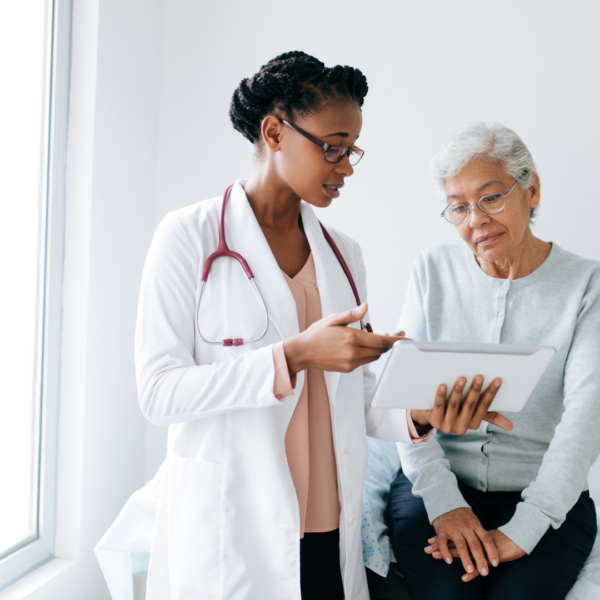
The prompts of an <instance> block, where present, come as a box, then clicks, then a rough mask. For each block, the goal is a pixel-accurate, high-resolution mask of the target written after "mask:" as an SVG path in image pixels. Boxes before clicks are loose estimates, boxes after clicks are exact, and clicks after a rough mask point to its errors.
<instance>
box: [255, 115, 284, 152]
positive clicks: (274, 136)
mask: <svg viewBox="0 0 600 600" xmlns="http://www.w3.org/2000/svg"><path fill="white" fill-rule="evenodd" d="M283 127H284V125H283V123H282V122H281V121H280V120H279V119H278V118H277V117H276V116H275V115H267V116H266V117H265V118H264V119H263V120H262V123H261V125H260V133H261V136H262V140H263V142H264V144H265V146H266V147H267V148H268V149H269V150H270V151H271V152H279V150H281V137H282V131H283Z"/></svg>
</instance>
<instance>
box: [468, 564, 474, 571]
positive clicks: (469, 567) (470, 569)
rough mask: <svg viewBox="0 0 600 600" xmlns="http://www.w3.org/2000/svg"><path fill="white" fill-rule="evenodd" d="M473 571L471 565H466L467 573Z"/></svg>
mask: <svg viewBox="0 0 600 600" xmlns="http://www.w3.org/2000/svg"><path fill="white" fill-rule="evenodd" d="M472 572H473V565H467V573H472Z"/></svg>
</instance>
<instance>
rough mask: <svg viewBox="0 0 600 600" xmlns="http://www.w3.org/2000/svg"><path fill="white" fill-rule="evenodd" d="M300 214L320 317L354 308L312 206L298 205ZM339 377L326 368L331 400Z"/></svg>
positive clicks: (344, 275) (353, 302)
mask: <svg viewBox="0 0 600 600" xmlns="http://www.w3.org/2000/svg"><path fill="white" fill-rule="evenodd" d="M300 214H301V215H302V223H303V225H304V231H305V233H306V237H307V238H308V243H309V244H310V249H311V251H312V255H313V259H314V261H315V270H316V272H317V285H318V287H319V295H320V297H321V313H322V315H323V317H327V316H328V315H330V314H332V313H336V312H344V311H347V310H350V309H352V308H354V307H355V306H356V302H355V300H354V295H353V294H352V288H351V287H350V284H349V283H348V279H347V278H346V274H345V273H344V271H343V269H342V267H341V265H340V263H339V261H338V259H337V258H336V256H335V254H334V253H333V250H332V249H331V246H330V245H329V244H328V243H327V240H326V239H325V236H324V235H323V231H322V230H321V225H320V223H319V220H318V219H317V215H316V214H315V212H314V210H313V209H312V207H311V206H310V205H309V204H307V203H305V202H303V203H302V205H301V207H300ZM346 262H348V260H346ZM339 379H340V373H337V372H333V371H325V383H326V385H327V393H328V394H329V398H330V401H331V402H333V401H334V399H335V394H336V391H337V386H338V383H339Z"/></svg>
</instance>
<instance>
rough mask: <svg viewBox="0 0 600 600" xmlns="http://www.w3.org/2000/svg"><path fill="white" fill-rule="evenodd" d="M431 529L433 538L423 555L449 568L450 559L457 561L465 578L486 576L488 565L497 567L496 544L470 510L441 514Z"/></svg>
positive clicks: (457, 510) (459, 509) (458, 509)
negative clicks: (433, 532) (428, 555)
mask: <svg viewBox="0 0 600 600" xmlns="http://www.w3.org/2000/svg"><path fill="white" fill-rule="evenodd" d="M432 525H433V528H434V529H435V532H436V533H437V536H436V537H435V538H432V540H428V541H429V542H430V543H431V544H432V545H431V546H428V547H427V548H425V552H427V553H428V554H433V557H434V558H438V559H439V558H443V559H444V560H445V561H446V562H447V563H448V564H452V558H453V557H455V558H460V560H461V561H462V564H463V567H464V569H465V571H466V572H467V573H466V574H467V575H476V574H477V573H478V572H479V573H481V575H483V576H485V575H487V574H488V573H489V564H492V565H494V566H498V563H499V559H498V550H497V549H496V544H495V542H494V540H493V538H492V536H491V535H490V533H489V532H488V531H486V530H485V529H484V528H483V526H482V525H481V522H480V521H479V519H478V518H477V517H476V516H475V513H474V512H473V511H472V510H471V509H470V508H456V509H454V510H451V511H449V512H447V513H444V514H443V515H440V516H439V517H438V518H437V519H434V520H433V523H432ZM484 550H485V552H484ZM472 559H475V563H476V565H477V569H474V567H473V560H472ZM463 580H464V577H463Z"/></svg>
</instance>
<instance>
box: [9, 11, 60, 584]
mask: <svg viewBox="0 0 600 600" xmlns="http://www.w3.org/2000/svg"><path fill="white" fill-rule="evenodd" d="M47 19H48V21H47V22H48V30H47V31H48V32H49V34H48V37H49V39H48V42H47V48H48V55H47V59H46V60H47V63H46V73H47V77H46V91H45V96H46V99H47V104H46V110H45V118H44V129H45V131H46V132H47V134H48V135H47V137H46V140H47V144H46V147H45V149H44V157H43V162H42V164H43V168H42V173H41V181H42V203H43V216H42V219H41V223H42V229H41V235H42V236H43V237H42V243H41V244H40V248H41V251H42V252H43V256H42V261H41V263H40V264H42V269H41V273H40V284H41V293H40V298H41V302H40V307H39V313H38V314H39V318H40V324H41V325H40V330H39V331H40V334H39V335H40V339H39V343H38V359H39V363H38V373H39V382H40V386H39V389H38V390H37V393H38V402H37V413H36V420H37V427H38V434H37V436H36V437H37V447H36V452H35V453H34V455H35V461H36V462H35V465H34V469H35V471H34V472H37V474H38V476H37V488H36V491H37V497H38V505H37V534H36V535H35V536H34V537H33V538H30V539H29V540H26V541H24V542H23V544H21V546H20V547H16V548H15V550H13V551H12V552H11V553H10V554H8V555H7V556H6V557H4V558H3V559H2V560H0V590H2V589H4V588H6V587H7V586H9V585H11V584H12V583H14V582H15V581H17V580H18V579H20V578H21V577H23V576H24V575H26V574H27V573H29V572H31V571H33V570H34V569H36V568H37V567H39V566H41V565H43V564H44V563H46V562H48V561H50V560H52V559H53V558H54V557H55V537H56V497H57V464H58V461H57V459H58V413H59V393H60V355H61V329H62V289H63V266H64V240H65V175H66V155H67V131H68V130H67V125H68V112H69V79H70V62H71V21H72V0H49V10H48V15H47Z"/></svg>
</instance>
